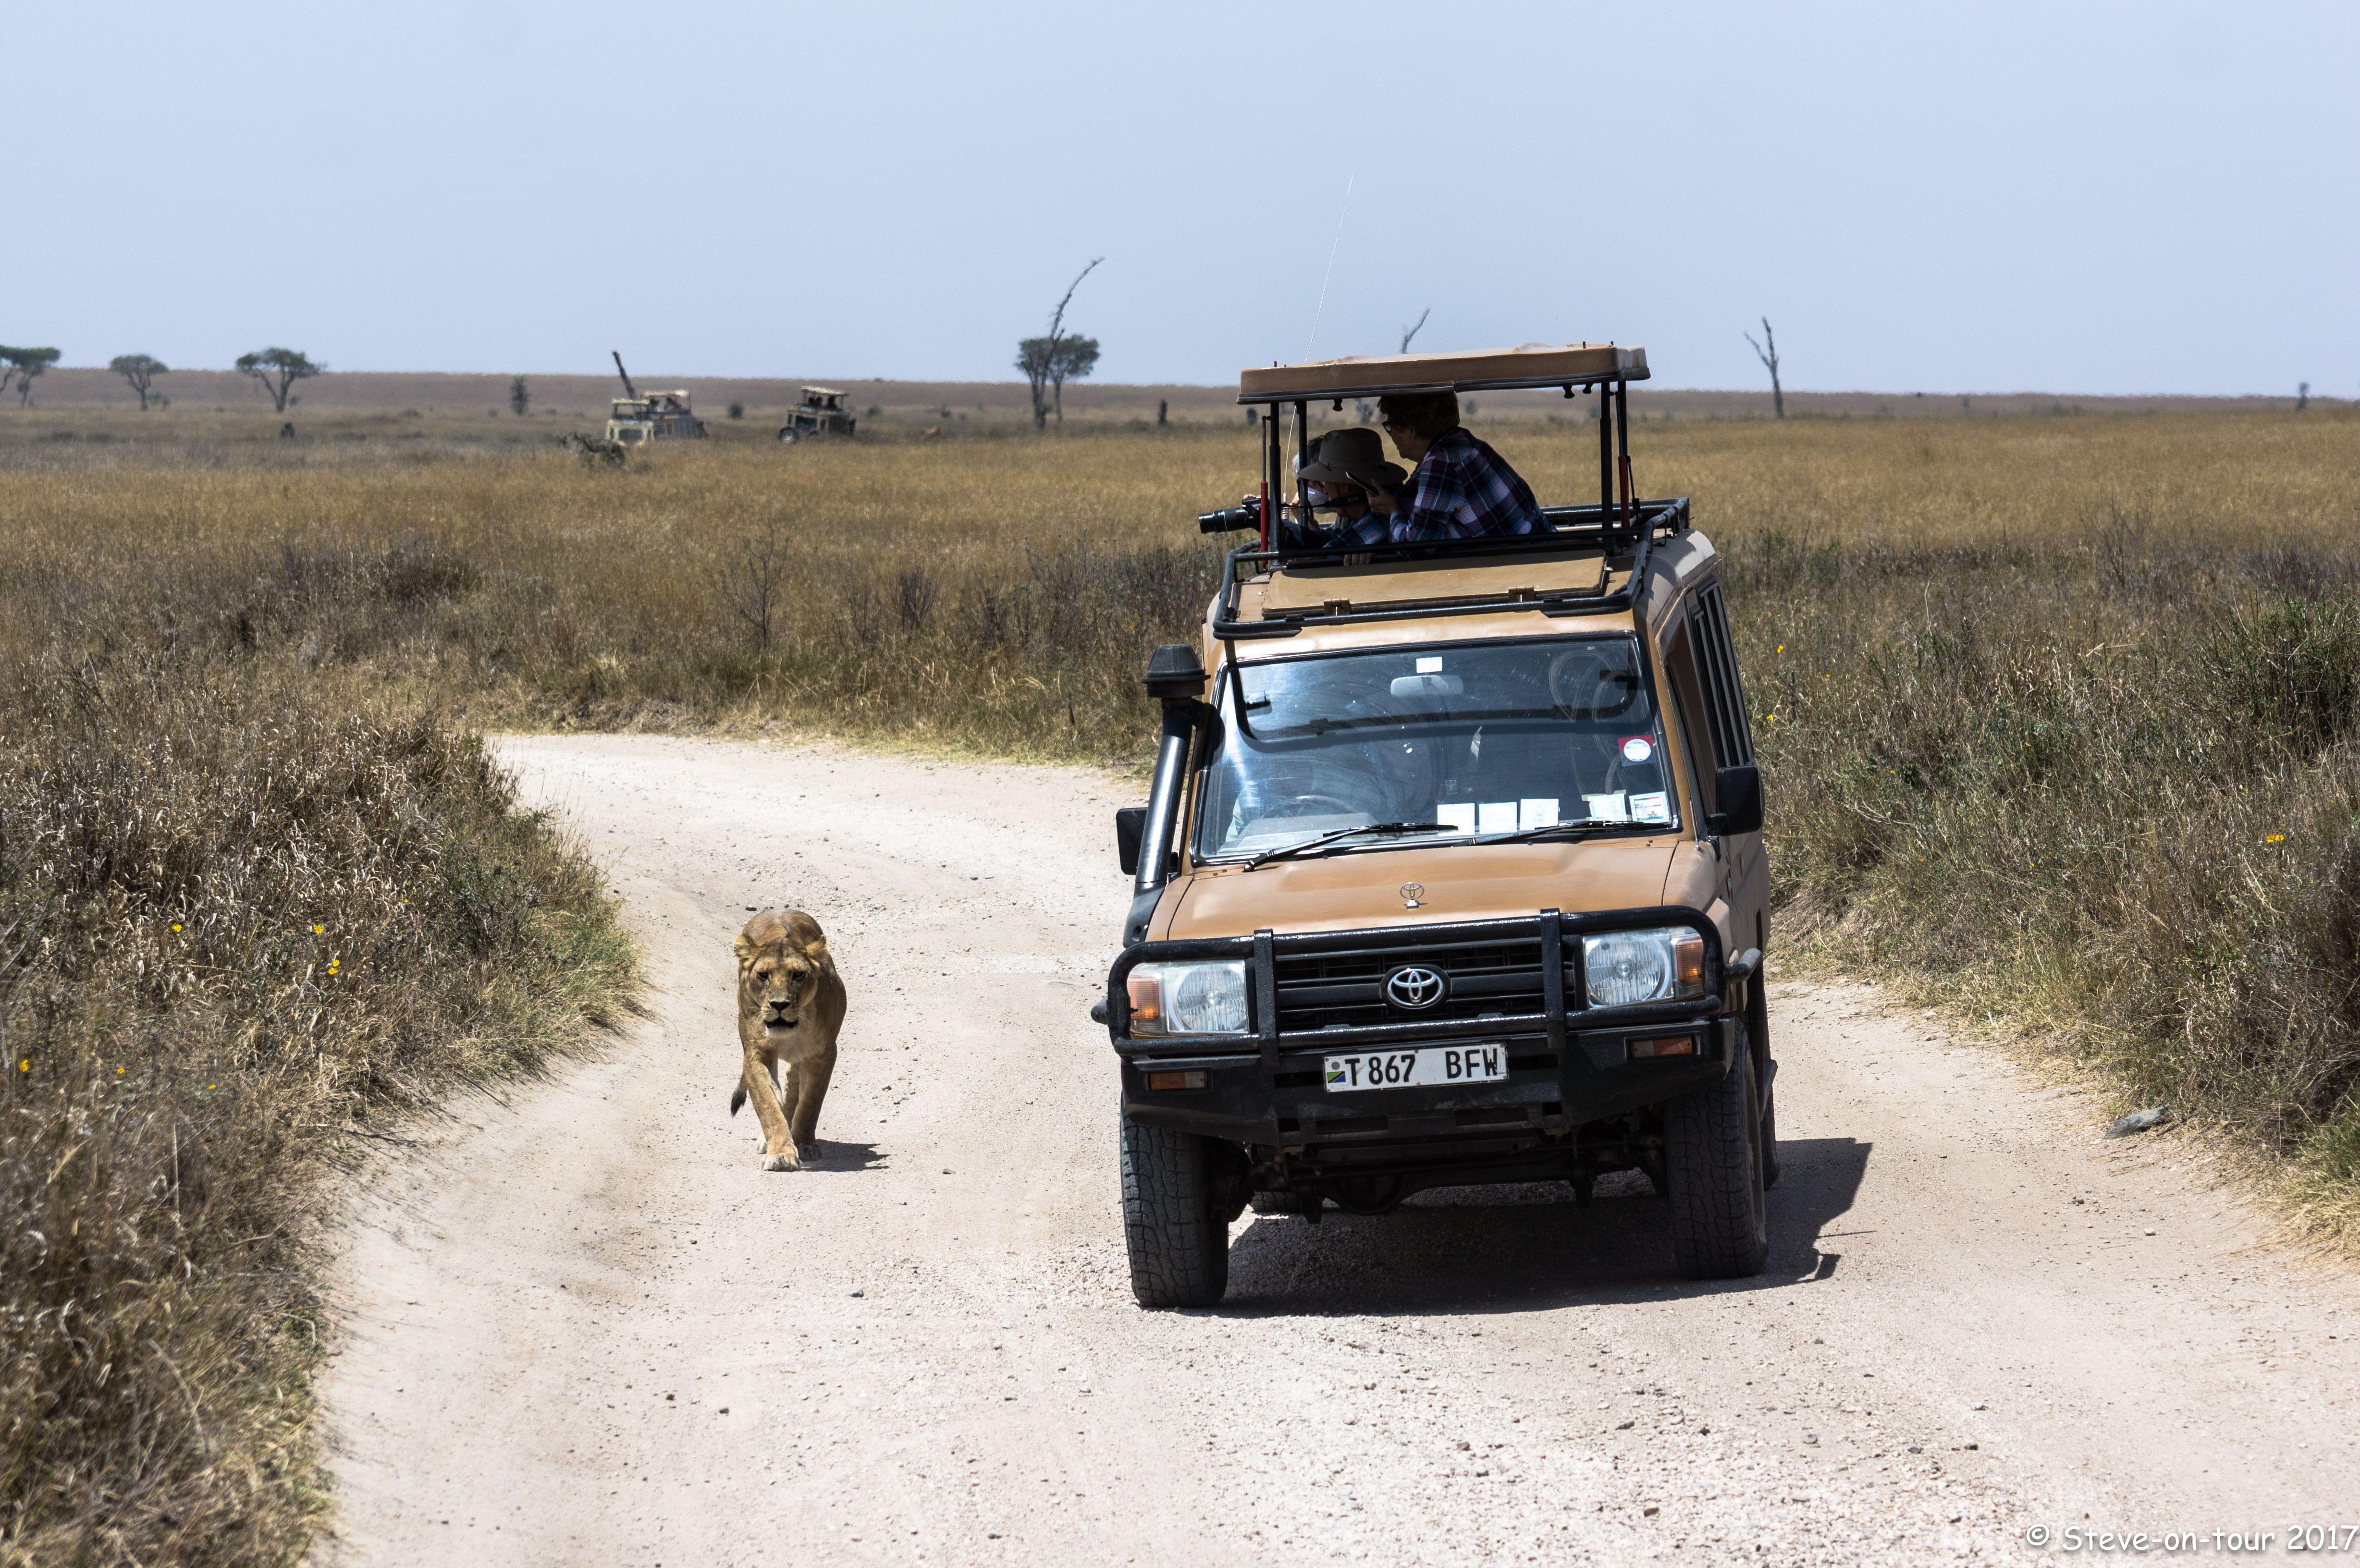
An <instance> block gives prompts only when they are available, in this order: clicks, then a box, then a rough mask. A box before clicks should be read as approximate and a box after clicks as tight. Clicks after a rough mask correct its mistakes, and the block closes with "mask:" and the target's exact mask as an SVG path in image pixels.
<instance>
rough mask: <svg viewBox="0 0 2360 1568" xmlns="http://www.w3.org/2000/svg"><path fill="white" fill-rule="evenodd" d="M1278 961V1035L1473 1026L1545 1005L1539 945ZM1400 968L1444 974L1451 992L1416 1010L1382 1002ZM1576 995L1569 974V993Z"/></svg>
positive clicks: (1375, 951)
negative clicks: (1445, 1022) (1451, 1022)
mask: <svg viewBox="0 0 2360 1568" xmlns="http://www.w3.org/2000/svg"><path fill="white" fill-rule="evenodd" d="M1277 963H1278V1028H1279V1032H1281V1033H1282V1034H1290V1035H1292V1034H1307V1033H1313V1032H1316V1031H1317V1030H1319V1029H1346V1028H1356V1027H1373V1026H1382V1025H1384V1024H1404V1023H1421V1022H1426V1021H1429V1020H1433V1019H1464V1020H1468V1021H1470V1022H1471V1021H1475V1020H1478V1019H1480V1018H1486V1017H1498V1016H1503V1015H1508V1014H1516V1013H1525V1014H1530V1013H1538V1012H1541V1011H1543V1010H1544V1008H1545V1003H1544V1001H1543V997H1542V991H1541V944H1540V943H1539V942H1483V943H1476V944H1469V945H1464V946H1448V947H1445V946H1437V947H1393V948H1362V949H1358V950H1355V951H1351V952H1346V953H1303V954H1299V955H1297V954H1282V955H1281V956H1280V957H1279V959H1278V961H1277ZM1403 964H1425V965H1426V966H1427V967H1429V968H1432V969H1437V970H1439V971H1441V972H1442V973H1443V974H1445V975H1448V976H1449V977H1450V994H1449V995H1448V996H1445V997H1444V998H1443V999H1442V1000H1441V1001H1439V1002H1437V1003H1436V1004H1435V1005H1434V1006H1432V1007H1420V1008H1417V1009H1415V1011H1412V1010H1410V1009H1407V1008H1403V1007H1394V1006H1393V1005H1392V1004H1391V1003H1390V1002H1388V1001H1387V1000H1386V999H1385V994H1384V983H1385V976H1386V975H1390V974H1392V973H1393V971H1394V970H1395V969H1397V968H1399V967H1401V965H1403ZM1574 994H1575V993H1574V980H1573V976H1572V975H1571V973H1570V972H1569V971H1568V974H1567V976H1566V995H1567V996H1568V997H1570V996H1573V995H1574Z"/></svg>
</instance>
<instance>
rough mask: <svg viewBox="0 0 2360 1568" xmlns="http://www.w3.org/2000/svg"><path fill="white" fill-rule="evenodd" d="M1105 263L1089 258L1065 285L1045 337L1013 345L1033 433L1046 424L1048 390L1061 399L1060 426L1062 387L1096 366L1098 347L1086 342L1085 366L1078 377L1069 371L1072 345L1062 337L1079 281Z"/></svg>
mask: <svg viewBox="0 0 2360 1568" xmlns="http://www.w3.org/2000/svg"><path fill="white" fill-rule="evenodd" d="M1105 259H1106V257H1104V256H1093V257H1091V258H1090V264H1089V266H1087V267H1084V268H1082V269H1081V271H1079V272H1077V273H1076V274H1075V275H1074V280H1073V281H1072V282H1071V283H1068V284H1067V285H1065V298H1064V299H1060V300H1058V301H1057V308H1056V309H1055V310H1052V311H1051V312H1050V313H1049V335H1048V336H1046V337H1040V338H1026V339H1024V340H1023V341H1022V342H1021V343H1018V344H1017V345H1016V368H1017V369H1019V370H1021V371H1022V372H1023V373H1024V379H1025V380H1027V381H1029V382H1031V383H1032V428H1033V429H1034V430H1042V429H1045V428H1046V427H1047V425H1048V423H1049V408H1050V401H1049V397H1050V394H1049V388H1050V387H1052V386H1054V387H1056V388H1057V391H1058V393H1059V395H1060V400H1061V401H1060V407H1059V408H1058V411H1057V422H1058V423H1059V424H1063V423H1065V410H1064V408H1063V407H1062V396H1063V393H1064V391H1065V383H1066V382H1067V381H1068V380H1078V379H1079V378H1080V377H1081V376H1087V375H1088V374H1089V373H1090V372H1089V366H1091V365H1097V364H1098V343H1096V342H1095V341H1094V340H1087V339H1085V340H1081V341H1085V342H1088V343H1089V345H1090V353H1089V361H1088V365H1085V366H1084V367H1083V368H1082V369H1081V370H1080V371H1079V372H1078V373H1077V372H1076V371H1075V370H1074V369H1073V368H1072V365H1073V361H1072V358H1071V356H1070V355H1069V354H1067V353H1066V351H1065V345H1066V343H1068V342H1069V341H1073V340H1069V339H1068V338H1067V337H1066V336H1065V307H1066V306H1067V305H1070V304H1072V303H1073V300H1074V290H1075V289H1079V288H1080V287H1081V286H1082V279H1083V278H1087V277H1088V276H1089V275H1090V274H1091V273H1092V272H1093V271H1095V270H1097V267H1098V263H1099V262H1101V261H1104V260H1105Z"/></svg>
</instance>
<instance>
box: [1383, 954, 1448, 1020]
mask: <svg viewBox="0 0 2360 1568" xmlns="http://www.w3.org/2000/svg"><path fill="white" fill-rule="evenodd" d="M1449 989H1450V983H1449V982H1448V981H1447V980H1445V979H1444V978H1443V977H1442V972H1441V971H1440V970H1438V969H1428V968H1427V967H1426V965H1425V964H1403V965H1402V966H1401V967H1400V968H1399V969H1396V970H1394V971H1393V973H1392V974H1390V975H1386V976H1385V1000H1386V1001H1388V1002H1391V1003H1392V1004H1393V1006H1394V1007H1400V1008H1402V1009H1403V1010H1404V1011H1405V1012H1413V1013H1414V1012H1416V1011H1417V1010H1418V1009H1420V1008H1422V1007H1432V1006H1434V1004H1435V1003H1437V1002H1439V1001H1440V1000H1442V996H1443V993H1445V992H1446V991H1448V990H1449Z"/></svg>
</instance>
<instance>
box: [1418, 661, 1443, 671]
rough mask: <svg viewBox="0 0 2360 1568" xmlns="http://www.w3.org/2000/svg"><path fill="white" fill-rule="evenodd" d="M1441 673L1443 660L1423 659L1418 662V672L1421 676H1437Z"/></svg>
mask: <svg viewBox="0 0 2360 1568" xmlns="http://www.w3.org/2000/svg"><path fill="white" fill-rule="evenodd" d="M1441 671H1442V660H1441V659H1419V660H1418V661H1417V672H1418V673H1419V674H1420V675H1437V674H1440V673H1441Z"/></svg>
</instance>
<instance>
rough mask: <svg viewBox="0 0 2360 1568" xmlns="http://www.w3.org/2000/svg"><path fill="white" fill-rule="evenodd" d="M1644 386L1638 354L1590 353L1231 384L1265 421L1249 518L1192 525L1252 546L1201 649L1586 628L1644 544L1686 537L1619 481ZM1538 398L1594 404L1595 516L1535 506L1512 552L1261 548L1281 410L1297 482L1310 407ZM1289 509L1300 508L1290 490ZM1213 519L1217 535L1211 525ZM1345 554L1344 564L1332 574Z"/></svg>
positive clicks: (1332, 370) (1444, 547) (1362, 368)
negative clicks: (1345, 636)
mask: <svg viewBox="0 0 2360 1568" xmlns="http://www.w3.org/2000/svg"><path fill="white" fill-rule="evenodd" d="M1647 376H1648V372H1647V351H1646V350H1645V349H1644V348H1638V347H1623V346H1621V345H1619V344H1615V343H1557V344H1550V343H1526V344H1524V345H1523V346H1522V347H1520V348H1502V349H1482V350H1478V351H1475V352H1472V353H1468V354H1386V355H1382V356H1367V357H1354V358H1349V359H1326V360H1317V361H1314V362H1312V363H1310V364H1307V365H1272V366H1270V367H1269V368H1268V369H1257V370H1247V371H1243V372H1241V373H1240V375H1239V376H1238V401H1239V402H1240V403H1262V404H1267V405H1269V406H1270V414H1271V417H1270V418H1269V419H1265V420H1263V421H1262V501H1261V509H1260V512H1259V514H1256V513H1255V512H1253V511H1251V510H1240V511H1236V512H1224V513H1214V514H1208V515H1207V517H1204V518H1200V519H1199V522H1200V523H1202V524H1207V525H1208V526H1207V531H1216V527H1220V528H1233V527H1240V526H1251V519H1253V518H1254V517H1256V516H1257V515H1258V516H1259V517H1260V519H1261V522H1262V539H1261V542H1260V543H1259V544H1258V545H1248V546H1245V547H1242V548H1240V549H1238V550H1231V551H1230V552H1229V571H1228V573H1227V575H1226V577H1225V579H1224V581H1223V583H1222V586H1221V597H1220V601H1219V603H1218V604H1217V605H1216V607H1215V609H1214V614H1213V627H1212V629H1213V635H1214V636H1215V637H1221V638H1223V639H1225V640H1228V639H1236V638H1245V637H1292V636H1294V635H1295V633H1297V632H1299V631H1301V630H1302V629H1303V628H1304V627H1305V626H1333V625H1337V624H1338V623H1344V622H1352V621H1377V620H1404V619H1413V618H1422V617H1425V616H1428V615H1474V614H1485V613H1491V612H1496V611H1501V610H1533V611H1538V612H1539V613H1541V614H1543V615H1595V614H1600V613H1607V612H1612V611H1617V610H1622V609H1626V608H1628V607H1629V605H1630V604H1631V602H1632V595H1633V590H1634V588H1635V587H1636V585H1638V584H1639V583H1642V582H1644V579H1645V577H1646V571H1647V557H1648V553H1649V550H1650V548H1651V546H1652V544H1653V541H1654V539H1655V536H1656V535H1658V534H1677V533H1679V532H1682V531H1684V530H1685V529H1686V528H1688V500H1687V498H1686V497H1682V498H1680V499H1677V500H1669V501H1643V500H1641V499H1640V498H1639V495H1638V491H1637V489H1636V487H1635V486H1634V485H1633V481H1632V477H1631V411H1630V400H1629V389H1630V384H1631V383H1632V382H1633V381H1644V380H1646V379H1647ZM1516 387H1562V388H1563V389H1564V392H1565V395H1566V396H1567V397H1575V396H1577V395H1578V394H1579V393H1584V392H1594V393H1595V394H1596V396H1597V397H1598V408H1597V411H1596V416H1595V417H1596V419H1597V424H1598V504H1597V505H1596V506H1545V507H1543V508H1542V514H1543V516H1544V517H1546V519H1547V522H1548V531H1547V532H1545V533H1534V534H1525V535H1520V536H1516V537H1513V538H1503V539H1466V540H1459V541H1449V542H1442V543H1435V542H1424V543H1419V544H1414V545H1392V546H1381V547H1378V548H1376V549H1373V550H1371V549H1368V548H1366V547H1356V548H1354V549H1352V550H1349V551H1347V550H1309V551H1305V550H1292V551H1282V550H1275V549H1273V545H1272V536H1271V519H1272V517H1273V514H1274V510H1275V508H1274V507H1273V505H1272V503H1273V500H1274V499H1275V498H1276V497H1279V496H1281V495H1284V492H1285V488H1286V485H1285V481H1286V479H1287V478H1288V477H1289V474H1288V470H1287V468H1286V463H1285V458H1286V451H1285V448H1286V432H1285V431H1284V430H1282V429H1281V422H1280V420H1279V418H1278V410H1279V408H1280V407H1281V406H1282V405H1285V406H1287V407H1288V408H1290V410H1291V412H1292V416H1293V417H1292V419H1289V420H1288V421H1286V422H1287V424H1288V425H1289V426H1291V428H1292V433H1293V435H1294V440H1295V459H1296V464H1295V467H1296V471H1297V472H1298V473H1299V471H1300V468H1301V465H1302V464H1301V460H1302V457H1303V454H1304V451H1305V448H1306V446H1307V444H1308V442H1309V439H1310V431H1309V428H1308V427H1309V424H1310V406H1311V405H1312V404H1313V403H1317V402H1332V403H1334V404H1335V405H1336V406H1337V407H1338V408H1341V407H1342V405H1343V399H1345V398H1346V397H1384V396H1386V395H1388V394H1390V393H1400V392H1482V391H1491V390H1498V389H1509V388H1516ZM1249 499H1250V500H1251V498H1249ZM1295 500H1296V502H1297V504H1298V505H1302V504H1304V503H1305V502H1306V501H1307V497H1306V495H1304V493H1303V489H1302V484H1301V481H1300V480H1299V479H1298V480H1297V482H1296V495H1295ZM1217 518H1218V519H1222V521H1221V522H1220V523H1218V525H1214V519H1217ZM1230 518H1236V519H1240V520H1239V521H1237V522H1230V521H1228V520H1227V519H1230ZM1348 554H1349V555H1350V556H1351V557H1352V558H1353V560H1354V563H1353V564H1347V563H1346V559H1345V558H1346V556H1347V555H1348Z"/></svg>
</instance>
